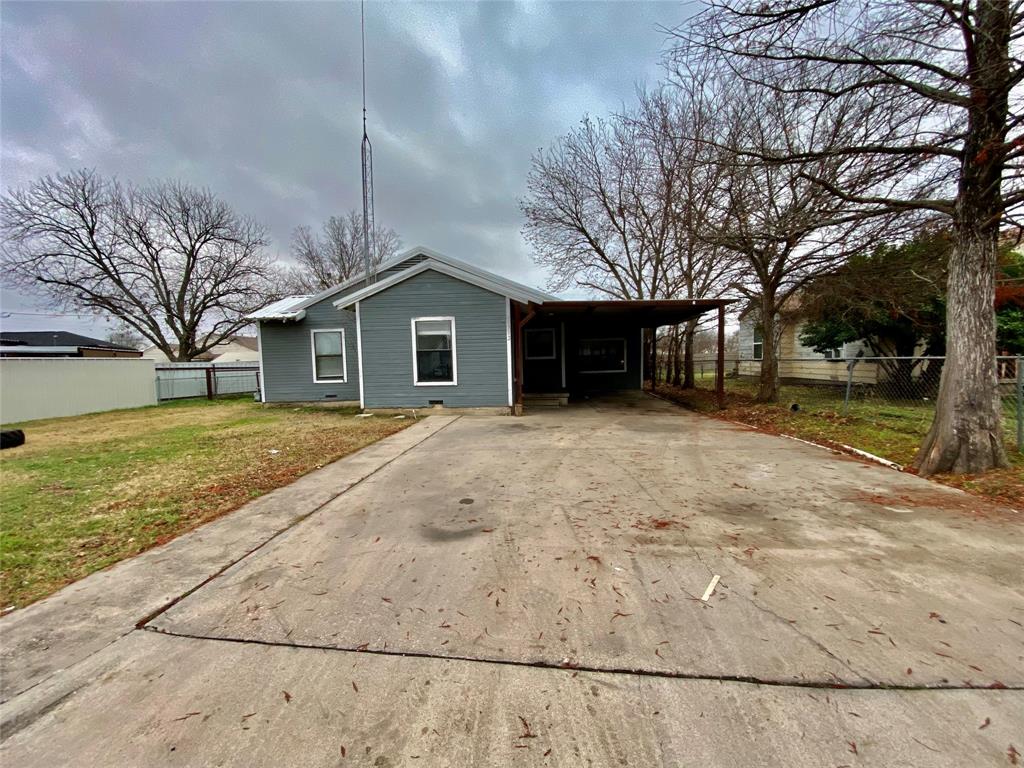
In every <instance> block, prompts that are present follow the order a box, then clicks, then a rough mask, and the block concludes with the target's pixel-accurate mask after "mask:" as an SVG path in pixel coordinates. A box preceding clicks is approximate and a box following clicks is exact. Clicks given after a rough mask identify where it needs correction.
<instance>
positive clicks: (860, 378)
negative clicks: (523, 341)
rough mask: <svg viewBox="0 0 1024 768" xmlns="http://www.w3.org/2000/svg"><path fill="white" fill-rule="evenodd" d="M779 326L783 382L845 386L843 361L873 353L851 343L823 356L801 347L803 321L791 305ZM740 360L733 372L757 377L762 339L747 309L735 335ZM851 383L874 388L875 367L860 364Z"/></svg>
mask: <svg viewBox="0 0 1024 768" xmlns="http://www.w3.org/2000/svg"><path fill="white" fill-rule="evenodd" d="M778 322H779V323H780V325H781V328H782V333H781V337H780V339H779V378H780V379H781V380H783V381H793V382H798V381H812V382H833V383H836V384H845V383H846V379H847V371H846V364H845V363H846V361H848V360H850V359H852V358H855V357H857V355H858V354H861V356H862V357H871V356H873V352H872V351H871V349H870V347H868V345H867V344H866V343H865V342H864V341H853V342H850V343H848V344H844V345H843V346H842V347H838V348H836V349H830V350H828V351H826V352H824V353H821V352H815V351H814V349H813V348H811V347H805V346H804V345H803V344H801V343H800V334H801V332H802V331H803V327H804V321H803V320H802V319H800V317H799V314H798V309H797V308H794V307H793V306H792V305H791V307H790V309H789V311H787V312H785V313H783V314H782V315H781V316H780V317H779V320H778ZM737 338H738V345H739V360H738V361H737V362H736V364H735V366H734V370H735V371H736V372H737V373H738V374H739V375H740V376H758V375H760V373H761V363H760V361H761V359H762V358H763V356H764V338H763V336H762V335H761V326H760V317H759V314H758V312H757V309H756V308H752V307H748V308H747V309H746V310H745V311H744V312H743V313H741V314H740V327H739V332H738V333H737ZM853 380H854V383H858V384H874V383H876V382H877V380H878V370H877V365H876V364H875V363H872V362H868V361H864V362H859V363H858V364H857V365H856V366H854V369H853Z"/></svg>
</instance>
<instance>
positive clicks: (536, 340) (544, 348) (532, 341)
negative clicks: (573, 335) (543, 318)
mask: <svg viewBox="0 0 1024 768" xmlns="http://www.w3.org/2000/svg"><path fill="white" fill-rule="evenodd" d="M525 338H526V350H525V352H526V359H527V360H554V359H555V329H554V328H532V329H529V330H527V331H526V333H525Z"/></svg>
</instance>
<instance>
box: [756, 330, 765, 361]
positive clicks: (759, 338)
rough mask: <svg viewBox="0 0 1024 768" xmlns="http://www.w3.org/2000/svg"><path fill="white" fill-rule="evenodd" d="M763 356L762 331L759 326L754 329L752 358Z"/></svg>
mask: <svg viewBox="0 0 1024 768" xmlns="http://www.w3.org/2000/svg"><path fill="white" fill-rule="evenodd" d="M763 358H764V333H763V332H762V331H761V329H760V328H755V329H754V359H755V360H761V359H763Z"/></svg>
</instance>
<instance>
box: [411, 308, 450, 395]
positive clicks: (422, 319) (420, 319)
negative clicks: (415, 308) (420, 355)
mask: <svg viewBox="0 0 1024 768" xmlns="http://www.w3.org/2000/svg"><path fill="white" fill-rule="evenodd" d="M430 320H447V321H448V322H449V323H451V328H452V380H451V381H420V380H419V378H420V372H419V368H418V366H417V363H416V323H419V322H426V321H430ZM409 330H410V332H411V334H412V383H413V386H415V387H457V386H458V385H459V356H458V351H457V347H456V345H455V318H454V317H452V316H451V315H447V316H445V317H413V318H410V320H409Z"/></svg>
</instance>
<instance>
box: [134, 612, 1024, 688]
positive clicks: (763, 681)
mask: <svg viewBox="0 0 1024 768" xmlns="http://www.w3.org/2000/svg"><path fill="white" fill-rule="evenodd" d="M141 630H142V631H143V632H152V633H154V634H158V635H163V636H166V637H176V638H181V639H184V640H199V641H210V642H215V643H233V644H235V645H257V646H263V647H269V648H292V649H295V650H311V651H331V652H334V653H355V654H365V655H369V656H388V657H396V658H409V659H432V660H435V661H463V662H468V663H472V664H494V665H498V666H506V667H529V668H532V669H550V670H557V671H559V672H587V673H592V674H598V675H602V674H603V675H630V676H635V677H641V678H642V677H654V678H659V679H663V680H698V681H707V682H722V683H744V684H748V685H763V686H768V687H775V688H809V689H814V690H830V691H834V690H854V691H986V690H993V691H1024V685H1003V684H1002V683H1000V684H999V685H964V684H956V685H954V684H939V685H903V684H886V683H878V682H872V681H866V682H865V683H843V682H834V681H826V680H780V679H775V678H761V677H756V676H754V675H702V674H698V673H695V672H668V671H665V670H656V669H643V668H642V667H611V666H604V667H602V666H589V665H584V664H575V663H571V662H566V663H561V664H556V663H554V662H550V661H543V660H534V661H522V660H517V659H501V658H493V657H482V656H481V657H478V656H463V655H459V654H451V655H447V656H446V655H439V654H436V653H429V652H427V651H399V650H394V649H383V648H379V649H378V648H364V647H362V646H345V647H343V646H336V645H315V644H312V643H297V642H288V643H284V642H279V641H275V640H256V639H247V638H240V637H213V636H209V635H196V634H191V633H187V632H173V631H171V630H168V629H161V628H160V627H157V626H146V627H142V628H141Z"/></svg>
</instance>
